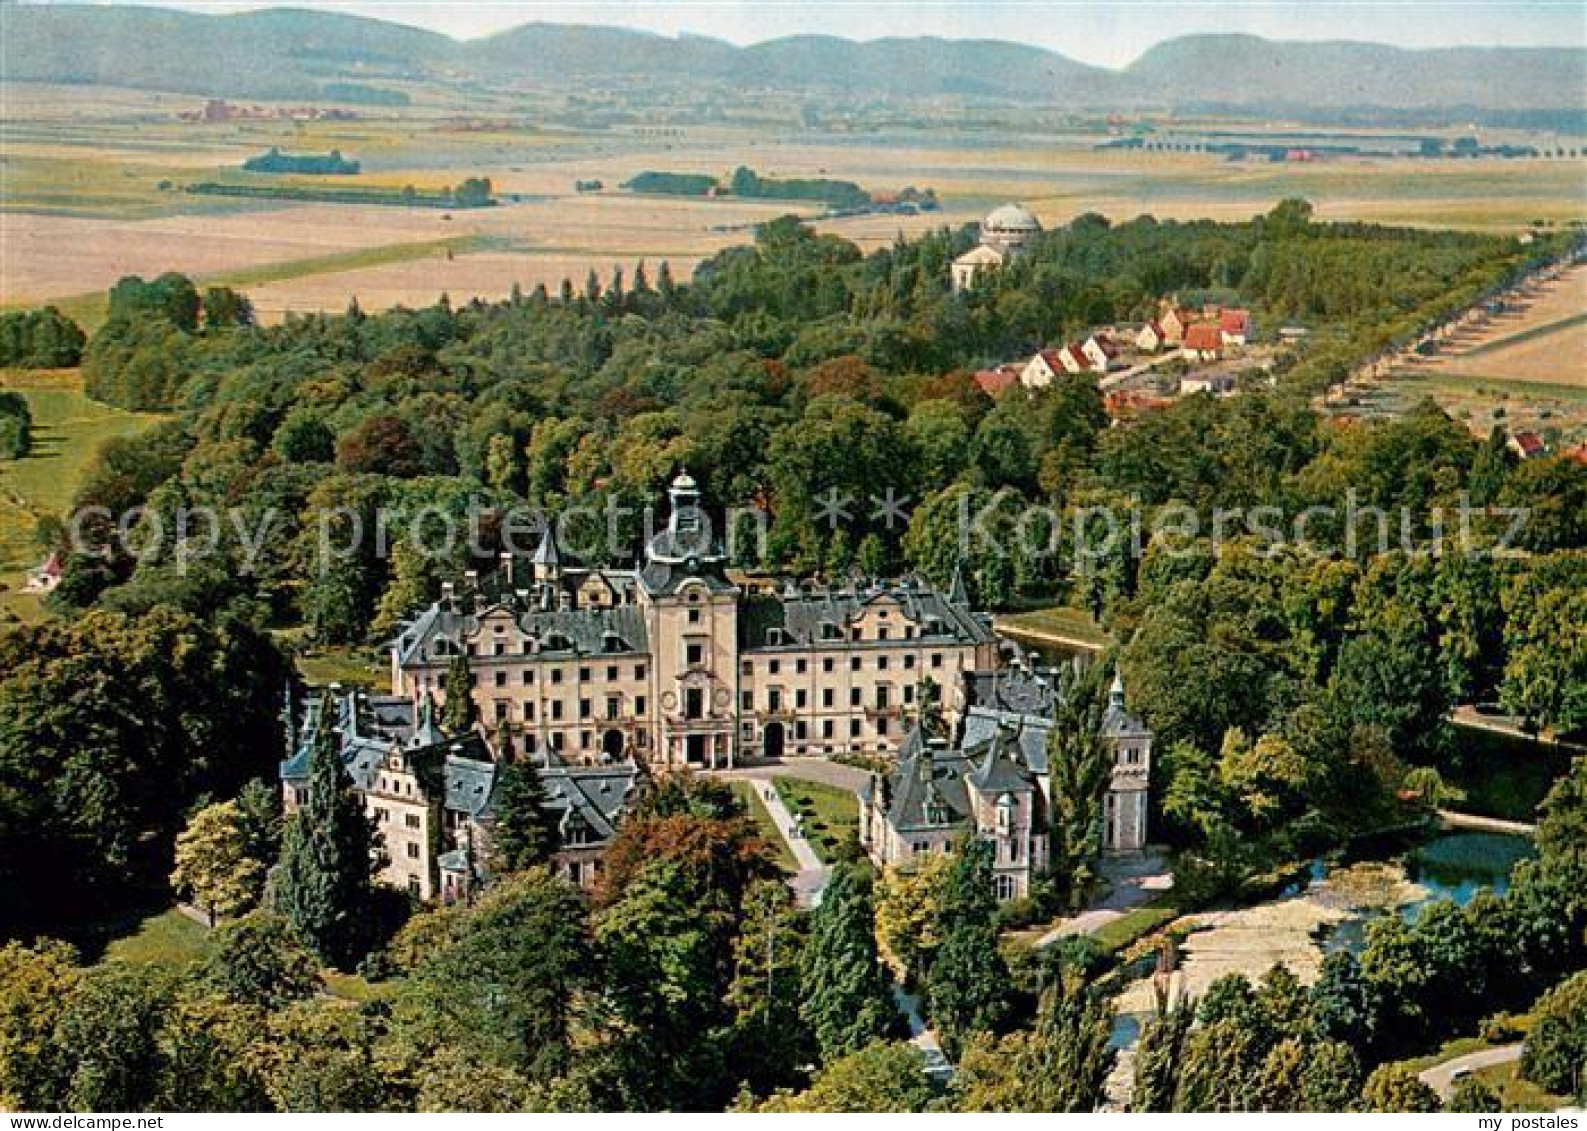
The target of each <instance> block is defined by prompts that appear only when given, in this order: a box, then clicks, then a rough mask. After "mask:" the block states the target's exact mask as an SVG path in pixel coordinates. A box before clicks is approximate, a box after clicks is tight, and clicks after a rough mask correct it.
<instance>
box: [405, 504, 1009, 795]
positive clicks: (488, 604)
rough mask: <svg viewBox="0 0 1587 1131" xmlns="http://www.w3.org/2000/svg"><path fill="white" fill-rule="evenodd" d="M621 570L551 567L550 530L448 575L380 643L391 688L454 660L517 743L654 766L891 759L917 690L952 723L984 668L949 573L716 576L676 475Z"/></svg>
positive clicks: (428, 690) (554, 554) (431, 677)
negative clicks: (831, 581) (666, 505)
mask: <svg viewBox="0 0 1587 1131" xmlns="http://www.w3.org/2000/svg"><path fill="white" fill-rule="evenodd" d="M669 494H670V499H671V504H672V509H671V513H670V515H669V518H668V522H667V526H666V529H664V530H663V531H661V532H660V533H659V534H658V535H657V536H656V537H655V538H654V539H652V541H651V543H650V545H649V547H648V548H647V550H646V552H645V556H644V560H643V562H642V563H641V564H640V565H639V566H638V568H636V569H632V570H613V569H580V568H572V567H569V566H566V565H565V564H564V563H563V561H562V558H561V554H560V552H559V550H558V548H557V544H556V539H555V535H554V533H553V532H552V531H550V530H548V531H547V533H546V534H545V535H544V536H543V539H542V541H541V544H540V546H539V548H538V549H537V550H536V552H535V554H534V555H533V557H532V559H531V560H530V561H529V562H528V563H527V567H526V568H525V567H523V565H522V563H519V562H516V561H513V560H511V559H504V560H503V563H502V566H501V568H500V569H499V570H498V571H497V572H496V573H495V575H493V576H492V577H489V578H484V579H477V580H473V581H471V582H468V583H465V584H464V585H463V586H461V587H457V586H446V587H444V588H443V592H442V596H441V599H440V600H439V601H437V602H436V603H435V604H433V605H431V606H430V607H429V608H428V609H426V610H424V612H423V613H421V614H420V615H419V616H418V617H417V618H416V619H415V620H414V621H413V622H412V623H411V624H409V625H408V626H407V627H406V628H404V630H403V631H402V633H401V634H400V636H399V637H398V639H397V640H396V641H395V642H394V644H393V646H392V651H391V677H392V691H393V694H395V695H398V696H402V697H405V698H408V699H411V700H413V701H415V702H418V701H421V700H423V699H425V698H427V697H430V698H434V699H436V700H438V701H443V700H444V696H445V688H444V681H445V676H446V673H447V670H448V668H449V667H450V666H451V665H452V663H453V661H454V658H455V657H457V656H458V655H459V654H462V655H465V656H466V657H467V660H468V665H469V669H470V671H471V673H472V676H473V680H474V698H475V702H476V705H477V706H478V708H479V715H480V718H481V719H482V720H484V721H485V722H486V724H487V726H489V727H491V728H492V729H495V728H497V727H499V726H500V724H502V723H506V724H508V725H509V726H510V728H511V729H512V730H513V731H514V732H515V733H517V734H519V735H521V736H522V742H523V744H524V746H525V749H526V752H527V753H529V754H530V755H537V754H539V753H540V752H542V751H545V752H550V753H552V754H554V755H555V756H556V757H557V758H559V759H561V760H564V761H566V762H569V763H575V764H578V763H582V764H600V763H609V762H614V761H618V760H621V759H624V758H633V759H635V760H638V761H643V762H646V763H648V764H649V765H650V767H651V768H652V769H654V770H657V771H661V772H665V771H669V770H677V769H683V768H696V769H715V768H725V767H730V766H732V765H734V764H735V763H736V762H737V761H738V760H739V759H740V758H744V757H753V758H781V757H785V756H793V757H797V756H801V755H812V756H821V755H830V754H842V753H859V754H872V755H881V756H891V755H894V754H896V753H897V751H898V749H899V748H900V746H901V745H902V743H903V741H904V739H905V736H906V733H907V729H908V723H907V720H908V719H909V718H911V717H912V716H913V715H914V714H915V713H916V707H917V704H918V703H919V700H920V696H921V695H922V694H923V693H924V692H925V689H926V688H927V687H928V686H931V687H934V688H936V689H937V692H938V694H939V695H940V699H939V701H940V703H941V706H942V708H943V710H944V712H945V714H946V715H947V717H948V718H949V720H950V721H951V722H956V721H957V719H958V717H959V716H960V714H961V713H962V711H963V708H964V706H965V700H964V697H963V690H962V689H963V688H964V687H965V686H966V681H965V677H966V676H967V675H968V674H969V673H970V672H972V671H976V670H988V669H990V668H993V667H995V665H996V663H997V638H996V637H995V636H994V635H993V633H992V629H991V624H990V622H989V620H988V619H987V618H985V617H983V616H980V615H978V614H976V613H975V612H974V611H972V610H971V608H970V605H969V601H968V599H967V597H966V595H965V592H964V588H963V586H962V585H961V584H959V583H957V581H956V582H955V584H954V585H953V586H952V587H951V588H950V590H949V591H948V592H947V593H942V592H940V591H938V590H936V589H935V588H933V587H932V586H930V585H928V584H927V583H925V582H924V581H920V580H917V579H914V578H908V579H904V580H900V581H894V582H872V583H853V584H849V585H844V586H835V587H829V586H820V585H804V586H800V585H797V584H794V583H789V584H788V585H787V586H786V587H785V588H783V589H782V590H781V591H780V592H778V593H776V594H775V595H752V594H749V593H747V592H746V591H745V590H744V589H742V588H741V587H739V586H737V585H735V584H733V583H732V582H731V581H729V580H728V579H727V577H726V575H725V573H724V571H723V557H722V555H721V553H720V552H719V551H718V549H717V548H716V546H715V544H714V543H713V541H712V539H711V535H710V527H709V522H708V521H707V520H706V518H705V515H704V512H703V511H702V510H701V508H700V505H699V491H698V489H697V487H696V485H695V482H694V480H693V479H692V478H690V477H689V476H688V475H687V474H686V473H685V474H682V475H679V476H678V477H677V479H675V480H674V481H673V483H672V486H671V489H670V492H669Z"/></svg>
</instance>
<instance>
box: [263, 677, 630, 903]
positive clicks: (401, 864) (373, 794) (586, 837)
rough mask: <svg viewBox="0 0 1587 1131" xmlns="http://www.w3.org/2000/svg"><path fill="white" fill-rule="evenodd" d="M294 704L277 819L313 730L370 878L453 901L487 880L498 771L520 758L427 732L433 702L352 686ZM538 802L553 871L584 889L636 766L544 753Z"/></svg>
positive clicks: (303, 770)
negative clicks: (548, 831)
mask: <svg viewBox="0 0 1587 1131" xmlns="http://www.w3.org/2000/svg"><path fill="white" fill-rule="evenodd" d="M329 702H330V704H331V707H332V710H333V712H334V714H333V715H332V717H331V718H329V719H328V720H327V719H324V718H322V717H321V716H322V715H323V714H324V708H323V706H322V704H321V702H320V701H310V702H309V703H307V704H306V705H305V708H304V710H303V712H302V718H301V720H300V721H299V724H298V726H297V728H296V732H295V739H296V741H295V745H294V748H293V751H292V756H291V757H290V758H288V759H287V760H286V761H284V762H282V763H281V767H280V778H281V793H282V801H283V805H284V808H285V809H286V811H287V812H288V813H291V812H293V811H294V810H296V809H297V807H298V806H299V805H301V804H303V802H304V801H306V800H307V799H308V789H309V758H310V753H311V752H312V750H313V749H314V744H315V743H316V742H317V741H318V740H319V733H320V728H321V727H322V726H325V725H329V726H330V727H331V728H333V729H334V730H335V732H336V739H337V744H338V747H339V750H340V753H341V758H342V766H343V768H344V769H345V770H346V772H347V776H348V779H349V781H350V783H351V784H352V787H353V789H354V790H355V791H356V792H357V793H358V795H359V796H360V797H362V798H363V801H364V810H365V812H366V813H367V814H368V815H369V817H370V819H371V820H372V821H373V822H374V826H375V832H376V834H377V836H378V837H379V840H380V845H381V851H382V854H383V861H382V864H381V869H380V872H379V873H378V874H377V877H376V878H377V879H379V880H380V882H382V883H384V884H387V885H389V886H391V887H394V888H398V889H401V890H404V891H407V892H409V893H410V894H412V895H413V896H415V897H416V898H419V899H433V898H437V897H439V898H441V899H442V900H445V901H447V902H450V901H452V900H454V899H457V898H459V897H461V896H462V895H463V894H464V893H466V892H468V891H470V890H472V889H473V888H475V887H477V886H478V885H479V884H480V883H481V882H483V880H484V879H485V878H486V877H488V875H489V870H490V864H489V861H490V833H491V827H492V825H493V823H494V821H495V810H494V801H495V794H496V779H497V770H498V768H499V766H500V765H501V762H502V761H503V760H504V759H511V758H513V757H515V756H519V755H517V754H516V752H515V751H513V750H510V749H500V748H498V747H496V746H493V745H492V744H491V743H489V742H487V741H486V739H485V737H484V736H483V735H482V734H481V733H480V732H479V731H477V730H476V731H474V732H472V733H469V734H466V735H460V736H448V735H446V734H444V733H443V732H442V731H441V728H440V727H439V726H437V725H436V722H435V711H434V704H433V702H432V701H431V700H429V699H427V698H426V699H422V700H420V701H419V702H417V703H415V702H414V701H413V700H411V699H408V698H406V697H402V696H375V695H368V694H366V693H365V692H363V691H360V690H356V689H355V690H352V691H348V692H344V693H341V694H338V695H336V696H335V697H334V698H332V699H331V700H329ZM535 761H536V763H537V764H538V766H539V770H540V778H541V780H542V782H543V783H544V785H545V790H546V805H547V808H549V809H550V810H551V811H552V812H553V813H554V814H556V815H557V831H558V840H559V842H560V844H561V848H560V849H559V850H558V852H557V853H556V855H555V857H554V858H553V860H552V865H553V867H554V868H555V870H557V871H558V872H560V873H561V874H563V875H565V876H566V877H567V878H568V879H570V880H571V881H572V882H573V883H575V884H579V885H581V886H585V887H588V886H590V885H592V884H593V883H594V882H595V880H596V879H598V878H599V875H600V856H601V853H602V851H603V850H604V849H605V848H606V846H607V844H609V843H610V841H611V839H612V837H613V835H615V833H616V829H617V822H618V820H619V818H620V817H621V815H622V813H623V811H624V809H625V808H626V807H627V805H628V804H629V803H630V802H631V801H632V800H633V799H634V797H635V794H636V791H637V789H638V786H639V778H640V769H639V767H638V766H637V765H636V764H635V763H634V762H632V761H628V760H623V761H617V762H612V763H610V764H606V765H600V766H570V765H568V764H566V763H565V762H563V761H562V760H561V759H559V758H557V757H556V756H555V754H553V753H551V752H549V751H547V752H545V753H543V754H542V755H540V756H539V757H538V758H536V759H535Z"/></svg>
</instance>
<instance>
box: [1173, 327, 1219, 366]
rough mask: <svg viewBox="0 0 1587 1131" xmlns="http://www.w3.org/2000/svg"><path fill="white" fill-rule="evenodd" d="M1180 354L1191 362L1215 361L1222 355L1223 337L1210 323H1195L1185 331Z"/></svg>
mask: <svg viewBox="0 0 1587 1131" xmlns="http://www.w3.org/2000/svg"><path fill="white" fill-rule="evenodd" d="M1180 353H1181V354H1183V355H1184V356H1185V357H1186V358H1187V359H1189V360H1191V361H1217V360H1218V358H1219V357H1221V356H1222V355H1223V335H1222V334H1221V333H1220V332H1219V330H1218V327H1216V326H1214V325H1213V324H1212V323H1210V322H1197V323H1194V324H1192V325H1191V326H1189V327H1187V328H1186V330H1185V336H1184V344H1183V345H1182V346H1181V347H1180Z"/></svg>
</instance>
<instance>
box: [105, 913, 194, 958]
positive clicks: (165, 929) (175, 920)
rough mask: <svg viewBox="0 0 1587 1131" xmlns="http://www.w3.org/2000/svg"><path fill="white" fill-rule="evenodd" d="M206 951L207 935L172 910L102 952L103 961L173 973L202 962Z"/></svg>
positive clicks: (144, 923)
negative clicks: (171, 971) (160, 968)
mask: <svg viewBox="0 0 1587 1131" xmlns="http://www.w3.org/2000/svg"><path fill="white" fill-rule="evenodd" d="M208 948H209V931H208V930H207V929H206V928H205V927H203V926H201V925H200V924H198V923H195V922H194V921H193V920H191V919H189V918H188V917H187V916H186V915H183V914H182V913H181V912H180V911H178V910H176V908H174V907H173V908H171V909H170V910H168V911H162V912H160V914H158V915H151V916H150V917H149V918H147V919H145V920H144V921H143V922H142V923H139V924H138V927H137V930H135V931H133V932H132V933H131V934H128V935H123V936H122V937H121V938H119V939H116V940H115V941H114V942H112V943H111V944H110V945H109V946H107V947H106V948H105V961H107V962H108V961H117V962H130V963H134V964H137V965H141V966H165V967H168V968H170V969H173V970H176V969H180V968H181V967H184V966H188V965H190V964H192V963H193V962H196V961H197V960H198V959H200V958H203V957H204V954H205V951H206V950H208Z"/></svg>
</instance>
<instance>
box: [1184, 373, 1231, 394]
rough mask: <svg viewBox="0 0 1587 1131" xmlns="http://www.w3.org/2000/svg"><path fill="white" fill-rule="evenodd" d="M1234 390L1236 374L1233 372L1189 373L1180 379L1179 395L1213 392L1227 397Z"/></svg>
mask: <svg viewBox="0 0 1587 1131" xmlns="http://www.w3.org/2000/svg"><path fill="white" fill-rule="evenodd" d="M1232 392H1234V374H1232V373H1187V374H1185V376H1183V377H1181V378H1180V379H1179V395H1180V396H1182V397H1188V396H1190V395H1191V394H1193V393H1211V394H1212V395H1213V396H1215V397H1225V396H1228V395H1229V394H1230V393H1232Z"/></svg>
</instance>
